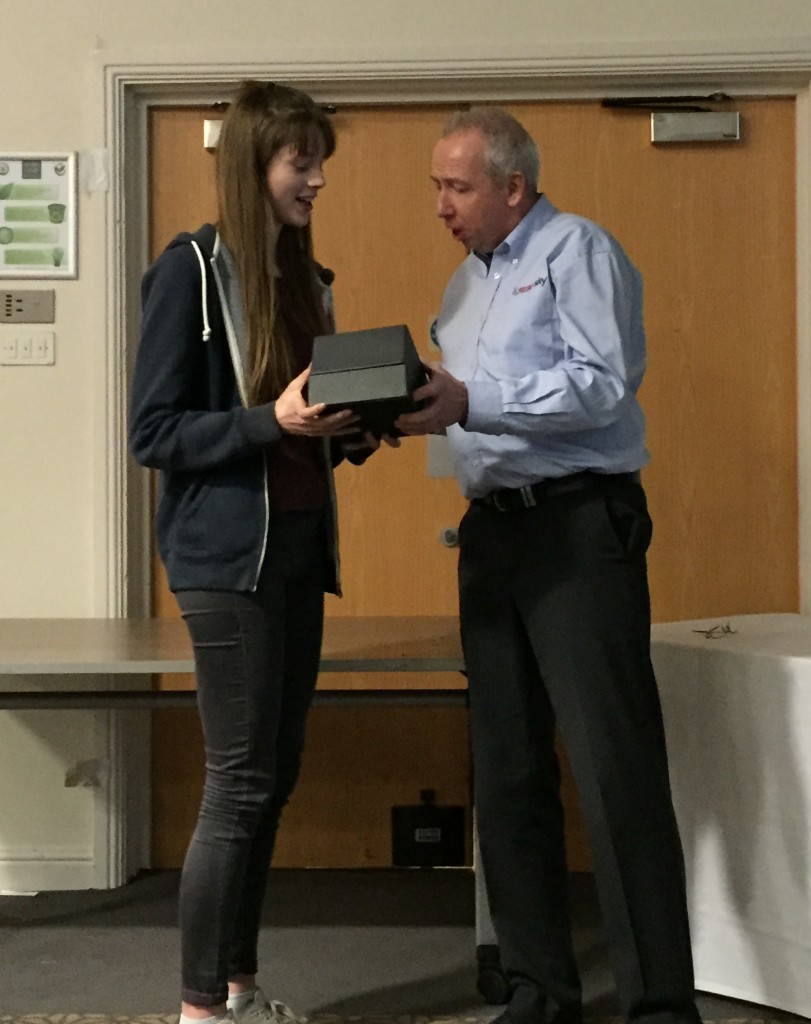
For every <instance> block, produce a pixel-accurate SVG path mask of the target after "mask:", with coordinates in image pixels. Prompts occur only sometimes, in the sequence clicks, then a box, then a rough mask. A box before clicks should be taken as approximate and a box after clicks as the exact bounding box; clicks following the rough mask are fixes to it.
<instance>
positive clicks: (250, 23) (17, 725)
mask: <svg viewBox="0 0 811 1024" xmlns="http://www.w3.org/2000/svg"><path fill="white" fill-rule="evenodd" d="M0 41H1V42H2V53H3V88H2V114H1V115H0V150H2V149H3V148H8V149H9V150H15V151H18V152H19V151H53V150H70V151H74V150H75V151H77V152H79V153H80V154H83V153H86V152H88V151H91V150H95V149H100V148H102V149H103V148H106V147H110V146H111V145H112V140H111V139H110V138H108V137H106V135H105V117H104V76H103V66H104V64H105V62H107V63H116V64H118V65H122V64H125V63H127V64H130V65H132V66H134V67H142V66H144V65H147V64H152V63H157V64H161V65H169V64H172V63H173V62H177V63H178V64H179V65H189V64H191V63H194V64H197V65H198V66H199V67H200V68H201V69H202V71H201V76H200V77H201V79H202V80H205V77H206V69H207V68H212V67H214V66H215V65H220V66H222V65H227V64H230V65H234V66H236V65H239V66H244V65H249V64H252V65H253V66H254V73H255V74H257V75H266V76H267V77H270V76H272V75H273V74H274V73H276V72H275V71H274V68H276V69H278V68H279V67H280V66H286V65H290V64H296V65H298V66H300V67H303V68H306V67H309V68H312V69H314V70H316V71H317V69H318V68H319V67H320V66H323V65H330V66H333V67H337V66H339V65H340V64H345V65H346V66H347V67H351V68H353V69H355V70H356V71H357V74H358V76H359V77H362V75H363V74H364V73H366V72H370V71H372V72H373V71H374V67H375V66H379V64H380V62H386V61H388V62H390V64H391V65H392V66H395V65H397V64H400V65H402V66H405V65H416V64H417V62H428V63H430V62H436V63H438V64H443V63H444V64H445V65H446V66H447V67H448V68H451V69H453V70H454V71H456V72H458V73H459V74H463V73H465V70H466V65H469V66H470V68H472V69H473V73H474V74H480V73H482V71H483V70H486V68H487V66H488V62H491V61H492V62H496V63H498V62H501V63H502V65H504V66H507V65H509V66H510V67H511V68H513V69H514V70H515V72H516V73H517V74H520V73H521V70H522V68H523V67H531V68H534V69H535V70H536V71H537V69H538V68H543V65H544V62H545V61H549V62H551V63H554V64H555V66H556V67H558V68H560V69H561V73H564V72H565V69H566V68H567V67H570V68H571V69H572V73H573V74H574V73H576V72H577V70H578V69H579V68H583V67H585V66H586V65H588V64H589V62H591V65H593V66H597V67H603V68H605V69H607V70H606V79H605V81H606V88H609V87H610V85H611V82H612V77H611V75H610V73H609V72H610V70H611V69H612V68H613V67H614V66H615V64H614V62H616V64H617V66H619V65H621V66H622V67H623V68H626V69H630V70H632V69H633V68H635V67H639V68H640V69H643V70H644V68H645V67H647V66H649V65H650V62H651V61H653V63H654V64H658V65H659V66H668V67H672V68H673V70H674V72H677V71H678V69H679V67H680V66H681V61H682V58H684V59H685V60H686V62H687V65H688V66H689V65H690V60H691V58H696V57H697V56H700V57H701V61H699V63H700V64H701V66H702V67H705V68H707V69H708V72H707V75H706V80H705V84H706V85H708V86H709V87H713V86H714V85H715V84H716V81H715V77H714V74H713V72H714V69H715V68H716V67H717V69H719V71H721V70H723V69H724V68H725V67H727V66H728V63H729V61H730V60H731V61H732V62H733V63H734V64H735V65H736V66H737V67H739V68H741V67H743V68H745V67H746V66H751V68H752V69H753V70H756V69H757V68H758V67H759V66H761V64H762V61H763V60H764V59H765V60H766V62H767V63H774V56H775V55H777V56H778V61H777V62H778V64H779V65H780V66H781V67H785V68H786V69H789V70H790V69H792V68H797V69H800V73H801V75H802V74H805V78H806V81H807V80H808V78H809V77H810V76H811V2H809V0H772V2H771V3H768V4H766V3H763V0H682V2H681V3H673V2H671V0H614V2H612V3H610V4H598V3H594V2H593V0H566V2H565V3H561V2H560V0H555V2H554V3H553V2H551V0H512V2H510V0H505V2H503V3H501V4H494V3H493V2H492V0H445V2H444V3H437V2H436V0H412V2H408V0H405V2H399V3H393V2H385V0H342V2H335V0H313V2H312V3H310V4H309V5H304V6H303V5H302V4H301V3H300V0H296V2H291V0H239V2H238V3H231V4H226V3H223V4H218V3H215V2H213V0H172V2H169V3H167V2H166V0H139V3H131V2H126V3H125V2H123V0H25V2H24V3H22V2H20V3H10V2H8V0H5V2H3V0H0ZM795 55H796V60H794V56H795ZM654 58H655V60H654ZM716 58H717V62H716ZM702 62H703V63H702ZM315 77H318V75H317V74H315ZM665 77H667V76H665ZM657 84H660V85H668V84H669V85H671V86H673V85H674V84H676V85H678V77H677V76H676V75H674V76H673V78H671V79H670V80H669V81H662V79H661V78H660V79H657ZM539 95H540V93H539ZM802 109H804V110H806V112H807V105H804V106H803V107H802ZM800 137H801V140H802V145H803V146H805V147H806V149H808V147H809V137H808V132H807V130H805V129H803V131H801V133H800ZM805 159H806V169H807V165H808V163H809V162H810V161H809V157H808V155H806V158H805ZM426 160H427V154H426ZM81 163H82V161H81V160H80V171H81ZM805 209H806V207H805V206H803V204H802V203H801V204H800V211H801V213H802V212H803V210H805ZM109 214H110V209H109V205H108V197H107V196H106V195H105V194H104V193H101V192H95V193H92V194H88V193H87V192H85V191H84V190H82V191H81V194H80V204H79V217H80V222H79V223H80V234H79V277H78V279H77V280H75V281H57V282H25V281H19V280H17V281H9V280H2V279H0V290H2V289H7V288H31V287H53V288H54V290H55V292H56V309H57V318H56V324H55V331H56V363H55V365H54V366H53V367H42V368H32V367H0V483H2V491H1V492H0V579H1V580H2V586H0V616H3V617H23V616H44V617H48V616H90V615H103V614H105V613H106V610H107V608H108V607H109V605H108V601H107V596H106V593H105V581H106V579H107V576H108V572H109V561H110V558H111V557H112V556H111V554H110V552H109V550H108V547H107V544H106V541H105V539H104V538H105V537H106V529H105V516H106V512H105V505H104V500H105V487H106V484H105V480H106V473H107V470H106V466H105V462H104V460H105V438H106V436H107V417H106V411H107V403H108V397H107V395H106V394H105V389H106V380H107V377H106V359H107V353H108V352H109V351H110V350H111V349H112V347H113V339H112V338H111V337H110V328H109V323H110V320H109V316H108V310H107V308H106V305H107V302H108V294H109V293H108V288H107V278H108V275H107V267H108V266H109V265H110V264H111V261H112V256H113V254H112V253H111V252H110V251H109V242H108V239H109V237H110V234H109V232H108V224H107V221H108V217H109ZM805 245H806V242H805V240H804V239H803V240H801V246H800V249H801V256H802V253H803V251H804V247H805ZM803 308H804V307H803ZM8 330H10V328H9V327H8V325H4V324H0V331H8ZM803 358H805V357H803ZM805 415H806V414H805V413H804V412H802V411H801V416H805ZM804 422H805V420H804ZM806 575H808V574H806ZM37 714H38V715H42V716H43V717H42V718H41V719H36V722H35V720H34V719H33V718H25V717H24V716H14V717H10V716H9V717H3V713H2V712H0V750H4V751H7V752H9V756H10V752H11V751H13V752H14V757H13V763H14V764H15V765H17V766H20V765H24V766H25V770H20V771H17V772H16V774H15V773H14V772H11V773H9V772H0V888H3V887H4V882H5V885H7V886H8V885H10V886H12V887H49V886H48V881H49V879H48V874H47V871H46V872H45V874H42V873H40V874H39V875H36V873H31V872H26V871H24V870H16V869H12V868H13V862H14V858H15V857H17V858H18V861H17V863H18V864H19V863H20V861H19V858H22V859H23V860H25V858H26V857H27V856H28V854H27V853H26V851H30V850H31V849H32V848H35V847H36V848H38V849H40V850H42V851H43V857H44V858H45V859H46V860H47V859H48V858H50V859H51V860H52V861H53V862H54V863H56V862H57V861H58V860H59V858H60V855H61V856H64V855H65V851H66V849H67V848H69V850H70V851H75V850H85V851H86V852H87V856H88V857H90V858H91V859H92V856H93V850H94V849H95V847H96V845H97V844H96V840H97V836H96V837H94V834H93V830H94V829H96V830H98V829H99V828H101V827H103V825H99V824H98V821H96V824H94V823H93V822H94V820H95V819H93V813H92V809H93V806H94V804H95V805H96V806H98V794H95V796H94V794H93V792H92V791H91V790H89V789H87V788H82V789H79V790H75V789H74V790H71V791H68V790H66V789H65V788H64V774H65V769H66V768H67V767H69V766H70V764H71V763H75V761H76V760H80V759H82V758H91V757H97V756H100V754H103V753H104V752H105V750H106V746H107V741H106V738H105V735H104V734H103V733H100V732H99V730H98V729H97V728H96V727H95V725H94V724H93V722H95V721H96V719H93V720H91V719H90V718H87V717H85V713H84V712H82V713H73V715H74V716H75V717H71V716H68V717H62V718H59V716H58V715H57V716H56V718H53V717H52V716H49V715H47V714H45V713H41V712H40V713H37ZM57 723H59V724H57ZM63 730H68V731H69V733H70V743H69V744H68V746H69V747H70V749H69V750H68V749H67V747H65V746H64V743H63V742H62V740H63V738H64V737H62V731H63ZM35 782H36V786H35V787H34V783H35ZM32 787H34V788H36V793H35V794H34V793H33V792H32ZM23 789H25V790H26V793H23V792H22V790H23ZM34 796H35V798H36V801H37V805H38V806H39V807H40V809H41V810H42V811H43V815H42V821H48V822H50V823H53V824H54V825H55V826H56V825H57V824H59V823H62V824H64V825H66V826H67V824H68V823H70V827H69V828H68V830H67V832H66V831H65V829H64V828H62V829H61V839H60V837H59V831H60V830H58V829H57V828H56V827H54V834H53V836H52V848H51V849H50V850H49V851H48V850H46V847H47V845H48V844H47V837H46V836H45V835H44V833H43V831H42V827H41V825H42V822H41V821H40V820H39V819H37V820H36V821H32V822H31V827H30V829H29V830H28V831H30V835H29V834H27V832H26V828H25V827H24V826H25V822H26V821H28V817H27V816H26V814H25V813H24V810H25V803H26V801H27V800H28V801H30V800H31V799H32V797H34ZM4 822H5V823H6V824H5V826H4V825H3V823H4ZM9 822H12V823H14V825H13V828H11V827H9V824H8V823H9ZM46 831H47V830H46ZM11 837H13V840H12V838H11ZM60 842H61V843H62V846H61V847H60V846H59V844H60ZM65 844H67V847H66V846H65ZM9 864H11V865H12V868H9ZM51 877H52V878H53V877H54V876H51ZM80 877H81V878H86V877H87V875H86V874H82V875H81V876H78V875H77V878H80ZM58 884H60V885H67V884H69V881H67V880H66V879H65V878H64V876H62V875H59V882H58ZM85 884H87V883H86V882H85ZM98 884H102V883H101V882H99V883H98Z"/></svg>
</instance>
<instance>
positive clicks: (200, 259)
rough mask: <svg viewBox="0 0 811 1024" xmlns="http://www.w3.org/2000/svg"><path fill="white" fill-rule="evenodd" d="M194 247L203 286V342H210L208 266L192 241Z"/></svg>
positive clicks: (197, 246)
mask: <svg viewBox="0 0 811 1024" xmlns="http://www.w3.org/2000/svg"><path fill="white" fill-rule="evenodd" d="M191 244H192V246H193V247H194V251H195V252H196V253H197V261H198V263H199V264H200V281H201V283H202V286H203V341H208V339H209V338H210V337H211V327H210V325H209V322H208V286H207V284H206V264H205V260H204V259H203V254H202V252H200V246H199V245H198V244H197V242H195V241H194V240H192V243H191Z"/></svg>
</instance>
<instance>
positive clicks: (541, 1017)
mask: <svg viewBox="0 0 811 1024" xmlns="http://www.w3.org/2000/svg"><path fill="white" fill-rule="evenodd" d="M491 1024H583V1006H582V1004H581V1003H562V1004H560V1005H558V1004H557V1003H555V1002H554V1000H551V999H547V1000H546V1007H545V1010H544V1012H543V1013H540V1012H532V1011H529V1010H527V1009H525V1008H522V1009H520V1010H517V1009H516V1008H515V1007H512V1008H511V1007H510V1006H508V1007H507V1009H506V1010H505V1011H504V1012H503V1013H500V1014H499V1015H498V1017H496V1018H495V1020H493V1021H492V1022H491Z"/></svg>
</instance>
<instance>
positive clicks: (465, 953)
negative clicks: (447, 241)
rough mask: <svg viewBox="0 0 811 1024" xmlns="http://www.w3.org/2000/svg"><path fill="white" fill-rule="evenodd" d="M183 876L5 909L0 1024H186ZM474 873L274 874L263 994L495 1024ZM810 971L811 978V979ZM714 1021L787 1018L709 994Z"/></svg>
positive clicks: (587, 901) (597, 953) (589, 999)
mask: <svg viewBox="0 0 811 1024" xmlns="http://www.w3.org/2000/svg"><path fill="white" fill-rule="evenodd" d="M178 881H179V875H178V873H177V872H151V873H145V874H143V875H141V876H139V877H138V878H137V879H135V880H134V881H132V882H131V883H129V884H128V885H126V886H123V887H122V888H120V889H116V890H112V891H89V892H49V893H40V894H38V895H36V896H3V897H0V1024H114V1022H115V1024H176V1020H177V1009H178V995H177V992H178V967H177V962H178V935H177V925H176V920H177V887H178ZM571 905H572V920H573V924H574V938H575V947H576V950H577V954H578V959H579V962H580V966H581V971H582V976H583V987H584V997H585V1006H586V1013H587V1017H588V1019H589V1021H592V1022H595V1024H607V1022H609V1021H619V1007H618V1004H617V1001H616V997H615V994H614V990H613V981H612V977H611V973H610V970H609V966H608V958H607V951H606V946H605V941H604V938H603V935H602V930H601V924H600V915H599V910H598V908H597V903H596V898H595V894H594V887H593V882H592V879H591V877H590V876H588V875H583V876H573V877H572V886H571ZM476 942H477V936H476V922H475V912H474V892H473V875H472V872H470V871H467V870H460V869H444V870H443V869H436V870H419V869H417V870H407V869H405V870H403V869H400V870H397V869H392V870H364V871H322V870H312V871H304V870H289V869H288V870H285V869H278V870H274V871H273V872H272V875H271V884H270V898H269V899H268V901H267V904H266V907H265V912H264V916H263V926H262V933H261V939H260V962H261V964H262V967H261V970H260V976H259V980H260V984H262V986H263V988H264V989H265V991H266V993H267V994H268V995H269V996H271V997H272V998H276V999H281V1000H283V1001H284V1002H287V1003H289V1004H290V1005H291V1006H292V1007H293V1008H294V1009H295V1010H296V1011H298V1012H300V1013H306V1014H307V1015H308V1016H309V1017H310V1018H311V1019H312V1020H313V1024H435V1022H447V1024H486V1022H488V1021H490V1020H492V1018H493V1017H494V1016H496V1015H497V1013H498V1012H499V1011H500V1008H499V1007H497V1006H491V1005H488V1004H486V1003H485V1002H484V1001H483V1000H482V998H481V996H480V995H479V993H478V992H477V968H476ZM809 969H811V968H809ZM699 1008H700V1010H701V1013H702V1016H703V1017H704V1019H705V1021H713V1022H715V1021H719V1022H723V1024H744V1022H745V1024H759V1022H764V1024H765V1022H768V1024H771V1022H775V1024H778V1022H779V1024H787V1022H790V1021H793V1020H796V1018H795V1017H793V1016H792V1015H788V1014H782V1013H780V1012H779V1011H775V1010H770V1009H768V1008H765V1007H758V1006H752V1005H750V1004H743V1003H738V1002H734V1001H732V1000H728V999H722V998H718V997H715V996H711V995H707V994H701V995H700V996H699Z"/></svg>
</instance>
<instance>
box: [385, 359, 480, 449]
mask: <svg viewBox="0 0 811 1024" xmlns="http://www.w3.org/2000/svg"><path fill="white" fill-rule="evenodd" d="M423 366H424V367H425V369H426V371H427V373H428V378H429V379H428V383H427V384H423V386H422V387H421V388H417V390H416V391H415V392H414V394H413V395H412V396H411V397H412V398H413V399H414V401H415V402H425V408H424V409H420V410H418V411H417V412H406V413H403V414H402V416H398V418H397V419H396V420H395V422H394V425H395V427H397V429H398V430H401V431H402V432H403V433H404V434H442V433H444V431H445V428H446V427H449V426H451V424H452V423H461V424H462V425H464V423H465V420H466V419H467V386H466V385H465V384H463V383H462V381H461V380H457V379H456V377H454V376H453V375H452V374H450V373H448V371H447V370H446V369H445V368H444V367H443V365H442V363H423Z"/></svg>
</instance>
